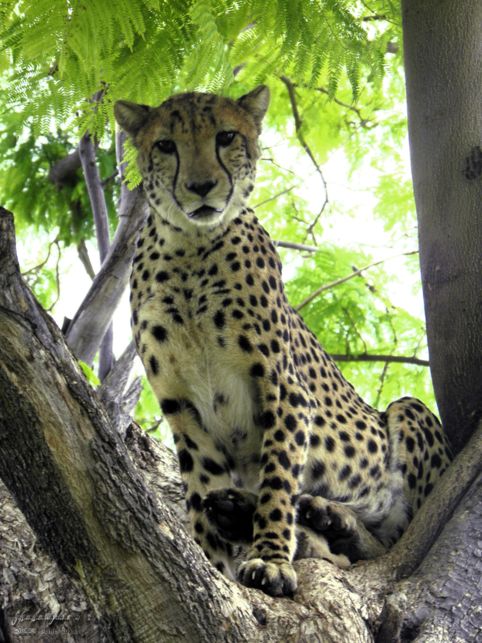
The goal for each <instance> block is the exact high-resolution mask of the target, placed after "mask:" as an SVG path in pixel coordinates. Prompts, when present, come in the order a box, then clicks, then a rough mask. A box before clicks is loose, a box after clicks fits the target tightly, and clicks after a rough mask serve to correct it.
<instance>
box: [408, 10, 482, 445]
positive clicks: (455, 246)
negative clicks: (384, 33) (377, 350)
mask: <svg viewBox="0 0 482 643" xmlns="http://www.w3.org/2000/svg"><path fill="white" fill-rule="evenodd" d="M402 10H403V33H404V48H405V73H406V84H407V102H408V128H409V135H410V152H411V162H412V175H413V184H414V191H415V201H416V205H417V215H418V222H419V237H420V264H421V272H422V281H423V295H424V301H425V313H426V319H427V336H428V347H429V353H430V365H431V369H432V377H433V384H434V389H435V395H436V399H437V404H438V407H439V410H440V415H441V418H442V422H443V424H444V426H445V427H447V431H448V433H449V437H450V440H451V442H452V445H453V447H454V449H455V451H459V450H460V449H461V448H462V446H463V445H464V444H465V442H466V441H467V438H468V436H469V435H470V434H471V433H472V431H473V429H474V426H475V425H476V423H477V420H478V418H480V416H481V412H482V408H481V400H482V333H481V328H482V223H481V214H482V211H481V204H482V150H481V146H482V144H481V132H482V109H481V106H482V39H481V34H480V25H481V24H482V3H481V2H480V0H465V2H462V3H461V2H458V1H457V0H424V2H420V0H403V2H402Z"/></svg>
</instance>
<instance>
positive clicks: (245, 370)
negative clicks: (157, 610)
mask: <svg viewBox="0 0 482 643" xmlns="http://www.w3.org/2000/svg"><path fill="white" fill-rule="evenodd" d="M268 103H269V90H268V88H267V87H266V86H263V85H261V86H259V87H257V88H256V89H254V90H253V91H251V92H250V93H248V94H245V95H244V96H241V98H239V99H238V100H232V99H230V98H225V97H221V96H217V95H213V94H209V93H197V92H193V93H184V94H179V95H175V96H173V97H171V98H169V99H168V100H166V101H165V102H163V103H162V104H161V105H160V106H159V107H149V106H146V105H139V104H135V103H131V102H128V101H118V102H117V103H116V104H115V116H116V120H117V122H118V124H119V125H120V127H121V128H122V129H123V130H124V131H125V132H126V133H127V134H128V135H129V136H130V138H131V140H132V142H133V144H134V146H135V147H136V148H137V151H138V165H139V169H140V173H141V175H142V179H143V187H144V190H145V194H146V197H147V200H148V203H149V206H150V214H149V216H148V218H147V220H146V223H145V224H144V227H143V228H142V230H141V231H140V234H139V238H138V241H137V248H136V252H135V256H134V259H133V268H132V274H131V280H130V286H131V294H130V299H131V308H132V329H133V335H134V338H135V342H136V346H137V350H138V353H139V355H140V357H141V359H142V361H143V364H144V367H145V370H146V373H147V377H148V379H149V381H150V383H151V385H152V388H153V390H154V392H155V394H156V396H157V398H158V400H159V404H160V408H161V410H162V413H163V414H164V416H165V417H166V419H167V420H168V422H169V425H170V428H171V429H172V433H173V438H174V443H175V446H176V450H177V455H178V460H179V466H180V470H181V475H182V478H183V481H184V485H185V489H186V504H187V511H188V514H189V516H190V523H191V525H192V533H193V537H194V539H195V540H196V542H197V543H198V544H199V545H200V546H201V547H202V549H203V550H204V552H205V554H206V556H207V557H208V558H209V560H211V562H212V563H213V565H215V567H216V568H217V569H218V570H221V571H222V572H224V573H225V574H226V575H228V576H230V577H231V578H237V579H238V580H239V581H240V582H241V583H243V584H244V585H246V586H249V587H255V588H259V589H261V590H263V591H264V592H266V593H268V594H270V595H272V596H290V595H292V594H293V593H294V591H295V590H296V587H297V578H296V572H295V570H294V567H293V564H292V563H293V559H294V557H295V556H296V555H297V550H299V547H300V543H302V541H304V540H305V539H306V537H307V535H309V536H310V538H311V541H310V542H312V543H313V542H314V541H313V537H314V538H315V540H316V539H318V543H319V545H320V547H321V549H322V553H321V556H325V557H328V558H329V559H331V560H333V561H334V562H335V563H339V564H340V565H343V564H344V563H346V561H347V560H354V559H355V560H356V559H357V558H369V557H371V556H376V555H378V554H379V553H380V552H382V551H384V550H385V548H386V547H388V546H390V545H391V544H392V543H393V542H394V541H396V540H397V539H398V538H399V537H400V535H401V533H402V532H403V530H404V529H405V527H406V526H407V524H408V522H409V521H410V518H411V516H412V514H413V512H414V511H416V510H417V508H418V507H420V505H421V503H422V501H423V499H424V498H425V496H427V494H428V493H429V492H430V490H431V489H432V487H433V486H434V484H435V482H436V481H437V479H438V478H439V477H440V475H441V474H442V473H443V471H444V470H445V469H446V467H447V466H448V463H449V461H450V453H449V449H448V446H447V443H446V439H445V437H444V434H443V432H442V429H441V426H440V424H439V422H438V420H437V419H436V418H435V416H434V415H433V414H432V413H431V412H430V411H429V410H428V409H427V408H426V407H425V406H424V405H423V404H422V403H421V402H419V401H418V400H416V399H412V398H403V399H401V400H398V401H396V402H393V403H392V404H390V406H389V407H388V408H387V409H386V411H383V412H380V411H377V410H376V409H374V408H372V407H371V406H369V405H368V404H366V403H365V402H364V401H363V400H362V399H361V397H360V396H359V395H358V394H357V393H356V392H355V390H354V388H353V386H352V385H351V384H350V383H349V382H347V381H346V380H345V378H344V377H343V375H342V374H341V372H340V370H339V369H338V368H337V366H336V365H335V363H334V362H333V360H332V359H331V358H330V357H329V355H328V354H327V353H326V352H325V351H324V350H323V348H322V347H321V346H320V343H319V341H318V339H317V338H316V336H315V335H314V334H313V333H312V332H311V331H310V330H309V329H308V328H307V327H306V325H305V323H304V322H303V319H302V318H301V317H300V315H299V314H298V313H297V312H295V311H294V310H293V308H292V307H291V306H290V304H289V303H288V301H287V298H286V295H285V292H284V289H283V282H282V277H281V269H282V268H281V262H280V258H279V256H278V254H277V251H276V249H275V247H274V244H273V242H272V241H271V239H270V237H269V235H268V233H267V232H266V230H265V229H264V228H263V227H262V225H261V224H260V223H259V221H258V219H257V218H256V216H255V214H254V212H253V210H252V209H250V208H249V207H248V205H247V201H248V197H249V195H250V193H251V192H252V190H253V185H254V179H255V169H256V161H257V159H258V157H259V154H260V148H259V143H258V138H259V135H260V133H261V123H262V120H263V117H264V115H265V113H266V111H267V108H268ZM237 541H244V542H247V543H248V548H247V553H246V556H245V559H244V560H243V561H242V562H241V564H240V565H239V567H238V568H237V569H235V568H234V564H233V546H234V545H233V542H237ZM314 550H316V544H315V545H314V546H313V547H311V546H310V547H308V548H307V551H314ZM323 552H324V553H323Z"/></svg>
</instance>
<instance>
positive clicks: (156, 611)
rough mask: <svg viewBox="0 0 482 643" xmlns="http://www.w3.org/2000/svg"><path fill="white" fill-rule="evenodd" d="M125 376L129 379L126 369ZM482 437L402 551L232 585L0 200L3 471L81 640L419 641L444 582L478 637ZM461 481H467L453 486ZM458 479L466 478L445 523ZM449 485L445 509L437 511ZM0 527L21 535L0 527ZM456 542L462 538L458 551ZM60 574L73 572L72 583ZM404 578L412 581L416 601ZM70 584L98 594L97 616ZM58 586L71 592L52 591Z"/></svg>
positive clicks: (305, 564)
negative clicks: (73, 336)
mask: <svg viewBox="0 0 482 643" xmlns="http://www.w3.org/2000/svg"><path fill="white" fill-rule="evenodd" d="M126 359H127V357H126ZM111 384H112V386H115V385H116V384H115V383H114V382H112V383H111ZM104 385H107V381H106V382H105V383H104ZM118 385H119V386H120V387H121V388H122V386H123V380H122V378H121V377H119V383H118ZM480 443H481V436H480V433H479V434H477V435H475V436H474V442H473V443H471V444H470V445H469V447H468V449H465V450H464V451H463V453H461V454H460V457H459V459H458V463H456V464H455V465H454V466H453V467H452V468H451V469H450V470H449V471H448V472H447V478H446V480H445V483H446V486H444V484H443V483H442V484H441V485H439V487H438V488H436V489H435V490H434V492H433V494H432V496H430V503H426V504H427V507H422V509H421V512H420V513H419V514H418V515H417V518H416V520H415V521H414V523H413V525H412V527H413V528H412V529H411V530H409V533H407V538H402V540H401V541H400V544H399V551H398V553H397V551H396V550H394V552H395V553H393V552H389V553H388V554H387V556H386V557H383V558H381V559H379V560H378V561H374V562H373V563H369V564H361V565H358V566H356V567H354V568H352V569H351V570H339V569H336V568H334V567H333V566H332V565H330V564H329V563H327V562H325V561H322V560H303V561H299V562H298V563H296V566H297V570H298V574H299V589H298V591H297V593H296V596H295V598H294V600H289V599H273V598H271V597H268V596H265V595H264V594H262V593H260V592H258V591H256V590H249V589H246V588H244V587H241V586H239V585H237V584H236V583H233V582H230V581H228V580H227V579H226V578H224V577H223V576H221V575H220V574H219V573H218V572H216V570H214V569H213V568H212V567H211V565H210V564H209V562H208V561H207V560H206V559H205V557H204V555H203V554H202V552H201V550H200V549H199V548H198V547H197V545H195V543H194V542H193V540H192V539H191V538H190V537H189V536H188V535H187V533H186V531H185V529H184V526H183V523H184V519H185V516H184V512H183V510H182V508H181V504H180V503H181V485H180V483H179V477H178V472H177V465H176V462H175V458H174V456H173V455H172V454H171V455H168V452H167V451H166V450H165V449H160V448H155V447H154V446H153V445H152V444H151V443H150V440H149V438H147V437H146V436H141V435H139V434H138V433H137V432H136V431H135V429H134V428H133V427H131V428H129V429H128V430H127V433H126V439H125V440H123V439H122V438H121V435H120V432H118V431H116V430H115V429H114V427H113V426H112V424H111V422H110V420H109V418H108V415H107V413H106V410H105V408H104V406H103V404H102V403H101V401H100V400H99V398H98V397H97V395H96V394H95V392H94V391H93V390H92V389H91V388H90V386H89V385H88V384H87V382H86V381H85V378H84V377H83V374H82V372H81V371H80V370H79V368H78V367H77V364H76V361H75V359H74V358H73V356H72V354H71V353H70V351H69V350H68V348H67V347H66V345H65V342H64V338H63V336H62V334H61V333H60V331H59V329H58V328H57V327H56V326H55V324H54V323H53V322H52V321H51V319H50V318H49V317H48V316H47V315H45V313H43V311H42V310H41V309H40V307H39V306H38V305H37V303H36V302H35V300H34V298H33V296H32V294H31V293H30V291H29V290H28V289H27V288H26V286H25V285H24V283H23V282H22V280H21V277H20V273H19V269H18V264H17V261H16V255H15V243H14V235H13V224H12V217H11V215H10V214H9V213H8V212H6V211H5V210H2V209H0V475H1V477H2V479H3V481H4V483H5V485H6V487H7V488H8V490H9V492H10V493H11V494H12V495H13V496H14V497H15V501H16V504H17V506H18V508H19V509H20V510H21V512H22V514H23V516H25V518H26V519H27V521H28V523H29V525H30V527H31V529H32V530H33V532H34V533H35V534H36V538H37V543H38V545H39V546H40V547H41V548H42V550H43V551H44V552H46V553H47V554H48V555H49V556H50V557H51V558H52V559H53V560H54V561H55V563H56V565H54V564H53V563H51V562H50V561H49V560H48V559H46V558H41V557H40V555H37V559H38V561H40V562H38V563H37V566H35V564H33V569H34V572H35V571H37V570H38V569H39V568H40V569H43V570H47V574H46V575H45V576H42V581H45V582H52V583H54V582H55V583H60V585H57V589H55V588H54V592H53V594H54V599H52V598H51V596H50V594H48V595H47V596H45V593H44V595H42V592H41V591H39V588H38V586H37V585H34V587H33V589H34V591H33V594H34V597H35V600H36V601H37V603H38V604H39V605H42V606H43V607H42V609H43V610H44V613H49V612H50V613H51V614H52V613H53V614H57V615H58V614H61V613H62V611H61V610H62V609H64V610H66V611H67V613H68V610H67V607H66V606H67V604H68V605H69V606H70V605H77V609H78V610H79V612H80V613H81V614H82V619H79V623H78V624H77V625H78V627H79V628H83V629H81V630H79V629H78V630H76V631H73V630H69V629H68V625H66V627H67V629H68V632H69V635H72V633H73V634H74V640H75V639H76V640H88V638H86V637H91V636H92V637H97V638H94V639H93V640H99V641H109V642H110V641H126V642H129V643H131V642H139V643H151V642H152V643H154V642H155V643H159V642H160V643H163V642H166V643H171V642H175V641H183V642H184V641H195V642H198V641H200V642H204V641H206V642H209V643H211V642H212V641H226V642H233V643H234V642H238V641H247V642H253V641H261V642H264V641H266V642H268V641H270V642H274V641H280V642H281V641H283V642H293V643H295V642H305V641H306V642H310V643H311V642H316V641H320V642H323V643H325V642H337V643H346V641H357V642H358V641H360V642H363V641H373V640H374V637H375V636H376V635H377V632H378V633H379V634H378V640H380V641H387V642H388V641H391V640H394V641H397V640H401V641H402V640H403V641H409V640H416V639H415V638H414V636H415V634H417V633H419V632H422V631H423V628H426V630H427V631H431V630H430V628H431V627H435V626H437V627H438V626H439V625H440V623H441V622H440V623H439V622H437V621H436V620H435V619H434V618H433V615H434V614H435V613H436V609H438V608H439V607H440V605H442V604H441V602H440V601H439V600H438V599H437V598H436V597H437V595H438V594H437V592H439V593H440V592H445V594H444V595H447V592H448V591H449V589H450V592H451V594H450V600H448V601H446V604H445V605H442V608H441V609H442V611H443V612H444V615H445V616H446V619H445V621H444V624H443V632H444V633H445V632H446V633H451V632H459V633H460V632H462V633H465V634H467V636H471V633H473V632H474V631H475V629H476V627H477V626H478V620H477V617H475V618H472V617H471V618H470V619H468V618H467V610H468V609H472V608H473V607H474V605H475V601H476V599H477V598H478V596H477V588H476V587H475V585H474V584H472V585H470V586H469V585H468V587H469V592H468V593H467V592H465V591H464V590H463V587H462V585H461V584H460V579H461V578H462V577H463V575H464V573H466V570H467V569H468V566H470V565H472V564H473V563H474V564H475V561H476V560H477V556H478V553H479V552H478V549H477V547H478V545H477V540H473V538H477V537H478V535H479V530H480V524H479V526H478V527H472V522H471V521H472V520H473V519H475V518H477V512H476V511H475V504H474V503H475V501H476V496H475V495H473V492H472V488H473V487H472V486H471V485H473V484H474V482H473V481H474V480H475V476H476V474H477V471H479V470H480V460H481V457H480V455H481V454H480ZM456 482H458V486H457V484H456ZM146 483H147V485H146ZM447 485H448V486H447ZM452 486H456V487H457V488H456V489H455V490H454V491H453V492H451V493H449V491H448V490H447V489H450V488H451V487H452ZM464 488H468V489H469V491H468V492H467V493H466V494H465V496H464V497H463V499H462V502H461V503H460V504H459V505H458V507H457V511H456V513H455V515H454V516H453V517H452V518H451V519H450V520H449V518H450V516H451V514H452V510H453V508H454V506H455V505H456V504H457V501H458V500H459V498H460V497H461V495H462V491H463V489H464ZM0 491H1V489H0ZM5 493H6V492H5ZM5 493H4V497H7V498H8V497H9V496H8V494H6V496H5ZM447 495H449V496H450V499H449V501H447V503H446V512H445V513H443V512H440V511H438V508H439V507H440V506H443V502H444V497H445V496H447ZM10 504H13V503H11V501H10ZM12 511H13V510H12ZM468 512H471V513H470V514H468ZM437 516H438V522H437ZM467 516H469V517H467ZM17 521H18V512H17ZM441 522H447V524H446V526H445V529H444V531H443V533H442V536H441V538H440V539H439V540H438V541H437V542H436V544H435V546H434V547H433V548H432V550H431V551H430V553H429V555H428V556H427V557H426V558H424V556H425V553H426V551H427V549H428V548H429V546H430V544H431V542H432V540H433V539H434V538H435V537H436V535H437V534H438V533H439V532H440V528H441ZM464 524H468V525H469V530H468V532H467V533H468V535H469V538H467V537H464V530H463V528H462V527H463V526H464ZM427 527H428V528H427ZM427 532H429V534H430V537H429V538H427ZM454 534H455V537H454ZM457 535H458V537H459V540H457ZM0 540H1V541H2V542H1V544H2V545H3V543H4V542H10V545H11V542H12V541H11V540H10V541H9V535H8V533H6V531H5V530H3V531H2V530H0ZM27 542H32V540H30V541H29V540H28V538H27ZM404 542H405V545H404ZM459 546H461V547H462V546H463V547H465V548H466V551H464V555H463V556H464V558H461V556H460V553H457V552H458V550H457V549H456V547H459ZM412 548H415V550H416V552H417V553H416V556H415V557H413V556H411V554H410V552H411V550H412ZM6 550H7V555H4V554H3V551H4V548H3V547H2V555H1V556H0V562H1V563H2V564H3V570H2V575H0V578H3V579H7V580H6V581H4V582H2V583H0V589H1V590H2V594H3V596H4V597H6V600H7V602H8V600H9V598H10V602H8V604H7V610H6V612H7V617H9V619H10V623H11V624H13V625H14V627H16V625H15V623H17V624H18V619H16V616H17V614H18V613H15V612H14V613H12V601H11V598H12V594H13V591H12V585H13V584H14V583H15V582H16V579H15V577H12V576H10V577H8V576H6V572H7V573H8V572H10V574H11V570H12V564H11V560H12V555H13V556H15V552H13V554H12V547H11V546H10V548H8V547H7V548H6ZM31 551H35V552H39V550H38V549H37V547H36V546H35V547H22V557H23V559H28V556H29V552H31ZM423 558H424V560H423V563H422V565H421V566H419V563H420V561H421V560H422V559H423ZM464 559H465V561H466V562H465V563H462V564H461V565H459V566H458V567H457V564H456V561H462V560H464ZM441 560H442V561H444V565H441V564H440V561H441ZM417 567H418V571H417V572H416V573H415V574H412V576H409V577H408V578H406V576H408V575H409V574H411V573H412V572H413V571H414V570H416V568H417ZM57 573H58V574H59V575H60V576H59V577H60V580H59V579H58V577H57ZM41 574H43V572H40V574H39V573H37V574H36V581H37V582H38V581H39V576H40V575H41ZM62 575H66V576H68V579H66V581H65V584H64V583H63V581H62ZM69 579H71V580H70V581H69ZM473 580H474V581H475V580H476V575H475V573H474V574H473ZM71 581H73V582H74V585H73V584H72V582H71ZM22 582H25V574H24V575H23V581H22ZM405 583H411V585H410V590H409V591H410V595H409V598H408V599H407V592H408V590H407V585H405ZM58 587H60V590H59V589H58ZM76 587H79V588H81V590H82V592H83V594H84V595H85V597H86V599H87V601H88V602H89V603H90V605H92V606H93V607H94V613H95V622H94V623H92V622H89V621H88V616H89V615H91V614H92V612H91V611H89V608H88V605H87V603H82V597H81V594H79V593H78V592H77V591H76ZM61 594H63V601H60V600H59V599H58V598H57V596H59V595H61ZM412 595H413V596H419V597H420V599H419V602H420V604H423V605H424V606H425V610H424V611H420V610H418V611H416V612H415V607H414V605H413V604H412V603H410V600H409V599H410V597H411V596H412ZM388 597H389V598H388ZM432 597H435V598H433V600H432V601H431V598H432ZM62 603H63V605H62ZM59 605H60V608H59V607H58V606H59ZM417 605H419V603H417ZM17 606H18V603H17ZM454 606H456V608H457V609H456V610H455V613H454V609H453V608H454ZM417 609H418V608H417ZM55 610H57V611H55ZM444 610H445V611H444ZM71 611H72V610H70V612H71ZM413 613H414V614H415V616H416V618H415V621H414V618H412V615H413ZM3 616H4V615H2V618H3ZM410 619H411V620H410ZM56 624H57V625H59V618H58V619H57V621H56ZM42 625H43V622H42ZM2 627H4V625H3V624H2ZM11 629H12V628H11ZM414 633H415V634H414ZM385 634H386V635H387V636H389V637H391V636H392V635H393V637H392V638H386V637H385ZM412 634H414V635H413V636H412ZM417 635H418V634H417ZM444 635H445V634H444ZM34 636H37V638H36V639H35V638H34V639H33V640H35V641H38V640H39V636H38V634H35V635H34ZM461 636H462V635H461ZM380 637H381V638H380ZM384 637H385V638H384ZM418 640H442V641H443V640H448V641H449V640H451V639H444V638H438V639H435V638H434V639H423V638H422V639H418ZM454 640H456V639H454ZM460 640H471V639H470V638H467V639H464V638H461V639H460Z"/></svg>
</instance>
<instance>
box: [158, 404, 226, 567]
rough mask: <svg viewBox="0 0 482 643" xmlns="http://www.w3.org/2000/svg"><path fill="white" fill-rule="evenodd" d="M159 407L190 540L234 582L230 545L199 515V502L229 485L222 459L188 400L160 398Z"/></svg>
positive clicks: (201, 508) (204, 516) (201, 504)
mask: <svg viewBox="0 0 482 643" xmlns="http://www.w3.org/2000/svg"><path fill="white" fill-rule="evenodd" d="M161 408H162V410H163V412H164V415H165V416H166V419H167V420H168V422H169V426H170V427H171V430H172V432H173V435H174V442H175V445H176V450H177V456H178V459H179V467H180V470H181V476H182V479H183V482H184V484H185V487H186V490H185V491H186V505H187V511H188V515H189V518H190V522H191V529H192V534H193V537H194V540H195V541H196V542H197V543H198V545H200V546H201V547H202V549H203V551H204V553H205V554H206V556H207V558H208V559H209V560H210V561H211V562H212V564H213V565H214V566H215V567H216V568H217V569H218V570H219V571H221V572H223V573H224V574H226V575H227V576H230V577H231V578H233V579H234V571H233V569H232V561H231V557H232V545H231V544H230V543H228V542H226V541H224V540H223V539H221V538H220V537H219V536H218V534H217V533H216V531H215V530H213V528H212V527H211V525H210V524H209V521H208V519H207V517H206V515H205V513H204V512H203V500H204V498H205V497H206V496H207V494H208V493H209V491H211V490H213V489H217V488H219V487H227V486H230V484H231V476H230V473H229V466H228V463H227V462H226V458H225V456H224V455H223V454H222V453H221V452H220V451H219V450H218V449H217V448H216V446H215V444H214V442H213V440H212V438H211V437H210V436H209V435H208V433H207V432H206V431H205V430H204V429H203V427H202V424H201V421H200V417H199V413H198V411H197V410H196V408H195V407H194V405H193V404H191V403H190V402H189V401H188V400H185V399H174V398H172V399H168V398H164V399H162V400H161ZM206 454H209V456H208V455H206Z"/></svg>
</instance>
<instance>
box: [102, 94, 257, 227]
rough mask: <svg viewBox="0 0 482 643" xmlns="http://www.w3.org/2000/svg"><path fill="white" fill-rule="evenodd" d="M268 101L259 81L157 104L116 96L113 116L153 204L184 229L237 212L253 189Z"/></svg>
mask: <svg viewBox="0 0 482 643" xmlns="http://www.w3.org/2000/svg"><path fill="white" fill-rule="evenodd" d="M268 102H269V90H268V88H267V87H266V86H264V85H260V86H259V87H257V88H256V89H254V90H253V91H252V92H250V93H249V94H246V95H244V96H242V97H241V98H239V99H238V100H236V101H235V100H231V99H229V98H223V97H221V96H216V95H214V94H203V93H189V94H179V95H176V96H173V97H172V98H170V99H168V100H166V101H165V102H164V103H162V104H161V105H160V106H159V107H148V106H147V105H138V104H136V103H130V102H127V101H118V102H117V103H116V104H115V108H114V111H115V117H116V119H117V122H118V123H119V125H120V126H121V127H122V128H123V129H124V130H125V131H126V132H127V133H128V134H129V135H130V137H131V139H132V141H133V143H134V145H135V146H136V148H137V149H138V164H139V168H140V172H141V175H142V178H143V181H144V188H145V191H146V195H147V198H148V200H149V203H150V205H151V208H152V209H153V210H154V211H155V212H157V213H159V214H160V215H161V216H162V217H163V218H164V219H166V220H168V221H169V222H170V223H172V224H174V225H176V226H178V227H181V228H183V229H186V230H192V229H193V228H194V229H199V227H214V226H217V225H218V224H220V223H227V222H229V221H230V220H231V219H233V218H234V217H236V216H237V215H238V214H239V211H240V209H241V208H242V207H243V205H244V204H245V202H246V200H247V197H248V195H249V194H250V192H251V190H252V189H253V181H254V176H255V168H256V160H257V158H258V156H259V146H258V136H259V134H260V132H261V121H262V119H263V116H264V114H265V113H266V110H267V107H268Z"/></svg>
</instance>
